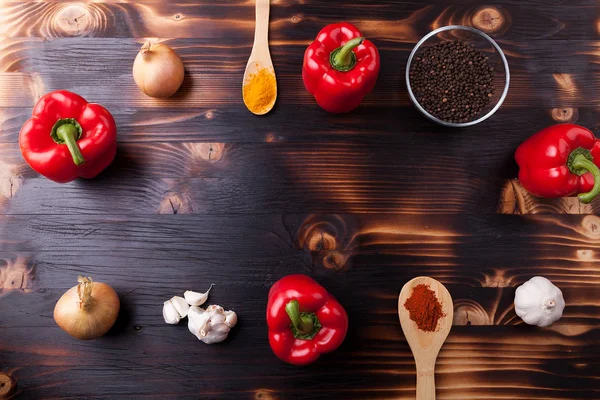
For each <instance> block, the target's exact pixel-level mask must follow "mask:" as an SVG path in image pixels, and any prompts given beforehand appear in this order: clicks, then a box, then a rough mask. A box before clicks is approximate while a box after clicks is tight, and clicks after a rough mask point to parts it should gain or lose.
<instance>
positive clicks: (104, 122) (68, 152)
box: [19, 90, 117, 183]
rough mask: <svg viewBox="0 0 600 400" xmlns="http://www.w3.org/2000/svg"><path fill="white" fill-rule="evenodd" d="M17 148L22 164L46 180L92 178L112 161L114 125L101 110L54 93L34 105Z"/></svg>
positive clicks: (74, 97) (63, 93)
mask: <svg viewBox="0 0 600 400" xmlns="http://www.w3.org/2000/svg"><path fill="white" fill-rule="evenodd" d="M19 145H20V147H21V153H23V157H24V158H25V161H27V163H28V164H29V165H30V166H31V168H33V169H34V170H35V171H36V172H38V173H40V174H42V175H44V176H45V177H46V178H48V179H51V180H53V181H55V182H60V183H65V182H69V181H72V180H74V179H75V178H78V177H83V178H93V177H95V176H96V175H98V174H99V173H100V172H102V171H103V170H104V169H105V168H106V167H108V166H109V165H110V163H111V162H112V161H113V159H114V158H115V154H116V151H117V126H116V124H115V120H114V119H113V117H112V115H110V113H109V112H108V111H107V110H106V109H105V108H104V107H102V106H100V105H98V104H92V103H88V102H87V101H85V99H84V98H83V97H81V96H79V95H77V94H75V93H71V92H67V91H66V90H57V91H55V92H51V93H48V94H47V95H45V96H43V97H42V98H41V99H40V100H39V101H38V102H37V104H36V105H35V107H34V108H33V113H32V117H31V119H29V120H28V121H27V122H25V125H23V127H22V128H21V132H20V133H19Z"/></svg>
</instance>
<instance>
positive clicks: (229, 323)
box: [188, 305, 237, 344]
mask: <svg viewBox="0 0 600 400" xmlns="http://www.w3.org/2000/svg"><path fill="white" fill-rule="evenodd" d="M236 323H237V314H236V313H235V312H234V311H225V310H224V309H223V307H221V306H217V305H212V306H208V307H207V308H206V310H205V309H203V308H200V307H197V306H192V307H190V311H189V313H188V329H189V330H190V332H192V333H193V334H194V335H195V336H196V337H197V338H198V339H200V340H201V341H203V342H204V343H206V344H213V343H219V342H222V341H223V340H225V338H226V337H227V335H228V334H229V331H230V330H231V328H233V327H234V326H235V324H236Z"/></svg>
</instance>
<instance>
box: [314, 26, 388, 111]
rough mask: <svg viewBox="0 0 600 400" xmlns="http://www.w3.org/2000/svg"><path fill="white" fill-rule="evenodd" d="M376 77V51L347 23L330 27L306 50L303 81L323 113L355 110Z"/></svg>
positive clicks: (377, 70) (377, 60)
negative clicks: (324, 111)
mask: <svg viewBox="0 0 600 400" xmlns="http://www.w3.org/2000/svg"><path fill="white" fill-rule="evenodd" d="M378 75H379V52H378V51H377V48H376V47H375V45H374V44H373V43H372V42H370V41H369V40H366V39H365V38H364V37H362V34H361V33H360V31H359V30H358V29H356V27H355V26H354V25H352V24H349V23H347V22H342V23H339V24H331V25H328V26H326V27H325V28H323V29H322V30H321V32H319V34H318V35H317V39H316V40H315V41H314V42H313V43H312V44H311V45H310V46H308V48H307V49H306V52H305V53H304V64H303V66H302V79H303V80H304V86H306V89H307V90H308V91H309V92H310V93H311V94H312V95H313V96H315V99H316V100H317V103H318V104H319V105H320V106H321V107H322V108H323V109H325V110H326V111H329V112H332V113H345V112H348V111H352V110H354V109H355V108H356V107H358V105H359V104H360V102H361V101H362V99H363V98H364V97H365V95H366V94H367V93H369V92H370V91H371V90H373V87H374V86H375V82H376V81H377V76H378Z"/></svg>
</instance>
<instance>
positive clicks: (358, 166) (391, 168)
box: [0, 0, 600, 400]
mask: <svg viewBox="0 0 600 400" xmlns="http://www.w3.org/2000/svg"><path fill="white" fill-rule="evenodd" d="M271 3H272V6H271V23H270V26H269V29H270V45H271V47H270V51H271V56H272V59H273V63H274V65H275V69H276V71H277V77H278V102H277V105H276V107H275V108H274V110H273V111H272V112H271V113H269V114H268V115H267V116H265V117H262V118H257V117H255V116H253V115H252V114H251V113H249V112H248V111H247V110H246V109H245V107H244V105H243V103H242V99H241V90H240V89H241V88H240V85H241V79H242V76H243V73H244V67H245V65H246V61H247V59H248V56H249V55H250V51H251V46H252V38H253V32H254V1H251V0H227V1H219V2H215V1H213V2H209V1H205V0H189V1H188V0H178V1H177V2H176V3H174V2H165V1H160V0H143V1H136V2H133V1H125V2H123V1H105V2H87V1H84V2H69V1H52V2H48V1H40V2H0V87H1V88H2V90H0V243H1V246H0V309H1V310H2V312H0V399H2V398H8V397H10V398H17V399H64V398H77V399H80V398H86V399H87V398H117V399H121V398H131V399H138V398H139V399H146V398H173V399H180V398H182V399H183V398H202V399H260V400H272V399H278V400H279V399H332V398H339V399H345V400H346V399H392V398H394V399H414V396H415V372H416V371H415V366H414V360H413V358H412V355H411V353H410V349H409V347H408V344H407V343H406V340H405V338H404V336H403V334H402V330H401V328H400V325H399V324H398V316H397V315H398V314H397V301H398V293H399V291H400V288H401V287H402V286H403V285H404V284H405V283H406V282H408V281H409V280H410V279H412V278H414V277H415V276H420V275H428V276H431V277H433V278H435V279H437V280H439V281H440V282H442V283H443V284H444V285H445V286H446V287H447V288H448V290H449V291H450V293H451V294H452V297H453V299H454V318H453V325H454V326H453V327H452V331H451V334H450V335H449V337H448V340H447V342H446V344H445V345H444V347H443V348H442V350H441V352H440V354H439V357H438V363H437V366H436V384H437V395H438V398H439V399H460V400H467V399H491V398H497V399H523V400H525V399H527V400H533V399H536V400H537V399H540V400H541V399H598V398H600V386H599V384H598V376H599V375H600V363H599V360H600V346H599V344H598V343H600V329H599V327H600V302H598V296H597V292H598V290H597V288H598V285H599V284H600V217H598V216H597V215H596V214H598V211H599V207H600V203H599V202H598V201H599V200H597V201H595V202H594V203H592V204H590V205H585V206H584V205H580V204H579V203H577V202H576V201H575V200H574V199H562V200H540V199H536V198H533V197H531V196H530V195H528V194H527V193H526V192H525V191H524V190H523V189H522V188H521V187H520V186H519V185H518V182H516V181H515V178H516V176H517V166H516V164H515V162H514V160H513V154H514V151H515V149H516V147H517V146H518V145H519V144H520V143H521V142H522V141H523V140H525V138H527V137H529V136H530V135H532V134H533V133H535V132H536V131H538V130H540V129H542V128H544V127H546V126H548V125H551V124H554V123H559V122H575V123H579V124H582V125H585V126H587V127H589V128H590V129H592V130H594V131H595V132H597V133H600V119H599V118H598V115H599V114H598V111H599V110H598V109H599V107H600V103H599V102H598V96H597V93H598V92H599V90H600V87H599V86H598V79H597V77H598V74H599V73H600V40H599V36H598V35H599V33H600V25H599V21H600V19H599V17H598V16H599V15H600V5H599V4H598V2H597V1H595V0H574V1H569V2H566V1H562V0H552V1H548V0H502V1H494V2H491V3H486V2H483V1H481V0H466V1H461V2H456V1H447V0H434V1H428V2H423V1H419V0H353V1H350V2H345V3H344V7H343V8H341V7H339V4H341V3H340V2H336V1H317V0H303V1H296V0H272V1H271ZM340 20H347V21H349V22H353V23H355V24H356V25H357V26H358V27H359V28H360V29H361V30H362V31H363V33H364V34H365V35H367V36H368V37H369V38H370V39H372V40H373V42H374V43H375V44H376V45H377V46H378V48H379V50H380V53H381V59H382V66H381V73H380V76H379V80H378V84H377V86H376V88H375V89H374V91H373V92H372V93H371V94H369V95H368V96H367V97H366V98H365V101H364V102H363V104H362V105H361V107H359V108H358V109H357V110H356V111H354V112H352V113H350V114H346V115H331V114H328V113H326V112H324V111H322V110H321V109H320V108H319V107H318V106H317V105H316V104H315V102H314V99H313V98H312V97H311V96H310V94H308V93H307V92H306V90H305V88H304V86H303V83H302V79H301V74H300V71H301V65H302V57H303V53H304V50H305V48H306V46H307V45H308V44H309V43H310V42H311V40H313V39H314V37H315V36H316V34H317V32H318V31H319V30H320V29H321V28H322V27H323V26H324V25H326V24H327V23H331V22H338V21H340ZM451 23H452V24H454V23H459V24H466V25H470V26H476V27H478V28H480V29H482V30H484V31H486V32H488V33H489V34H490V35H491V36H493V37H494V38H495V39H496V40H497V41H498V43H499V44H500V45H501V46H502V48H503V49H504V50H505V52H506V54H507V57H508V60H509V63H510V66H511V72H512V75H513V80H512V83H511V90H510V92H509V95H508V97H507V100H506V102H505V104H504V105H503V107H502V108H501V109H500V110H499V111H498V113H497V114H496V115H495V116H494V117H493V118H490V119H489V120H487V121H485V122H484V123H482V124H480V125H478V126H475V127H471V128H467V129H462V130H448V129H444V128H442V127H439V126H436V125H433V124H431V123H430V122H428V121H426V120H425V119H424V118H423V117H422V116H421V115H420V114H419V113H418V112H417V111H416V110H415V109H414V108H413V107H412V106H411V104H410V101H409V98H408V96H407V93H406V88H405V85H404V78H403V72H404V68H405V65H406V60H407V58H408V55H409V53H410V51H411V49H412V47H413V46H414V44H415V42H416V41H417V40H418V39H419V38H420V37H421V36H423V35H424V34H426V33H427V32H429V31H430V30H431V29H433V28H435V27H439V26H442V25H446V24H451ZM147 38H154V39H156V40H160V41H165V42H166V43H168V44H169V45H171V46H172V47H173V48H175V49H176V51H177V52H178V53H179V54H180V55H181V57H182V59H183V61H184V63H185V66H186V79H185V82H184V84H183V88H182V90H181V91H180V92H179V93H178V94H177V95H176V96H174V97H173V98H171V99H169V100H155V99H150V98H148V97H145V96H144V95H143V94H142V93H141V92H140V91H139V90H138V89H137V87H136V86H135V85H134V82H133V79H132V76H131V66H132V63H133V59H134V58H135V55H136V52H137V51H138V48H139V47H140V46H141V44H142V43H143V42H144V40H145V39H147ZM54 89H68V90H72V91H75V92H78V93H79V94H81V95H83V96H84V97H86V98H87V99H88V100H90V101H95V102H100V103H102V104H103V105H105V106H106V107H107V108H108V109H109V110H110V111H111V112H112V113H113V115H114V116H115V119H116V122H117V125H118V140H119V149H118V155H117V158H116V160H115V162H114V164H113V165H112V166H111V167H110V168H109V169H108V170H107V171H106V172H105V173H103V174H102V175H101V176H99V177H98V178H97V179H95V180H91V181H83V180H81V181H76V182H72V183H70V184H66V185H58V184H54V183H52V182H50V181H48V180H46V179H44V178H42V177H41V176H39V175H37V174H36V173H35V172H33V171H32V170H31V169H30V168H29V167H28V166H27V165H26V164H25V163H24V161H23V159H22V157H21V155H20V152H19V149H18V133H19V130H20V127H21V126H22V124H23V123H24V122H25V121H26V120H27V118H29V115H30V113H31V108H32V106H33V104H34V103H35V102H36V101H37V99H39V98H40V97H41V96H42V95H43V94H44V93H46V92H48V91H50V90H54ZM515 214H517V215H515ZM576 214H577V215H576ZM292 273H305V274H308V275H310V276H313V277H314V278H315V279H316V280H317V281H319V282H320V283H321V284H323V285H324V286H325V287H327V288H328V289H329V290H330V291H331V293H332V294H334V295H335V296H336V298H337V299H338V300H339V301H340V302H341V303H342V304H343V305H344V306H345V308H346V310H347V311H348V314H349V316H350V330H349V332H348V337H347V339H346V341H345V342H344V344H343V345H342V346H341V348H340V349H339V350H338V351H336V352H335V353H333V354H330V355H327V356H325V357H322V358H321V359H320V360H319V361H318V362H317V363H315V364H314V365H311V366H309V367H307V368H297V367H293V366H289V365H284V364H283V363H281V362H280V361H279V360H278V359H277V358H276V357H275V356H274V355H273V354H272V352H271V351H270V349H269V345H268V340H267V334H266V329H267V328H266V323H265V318H264V315H265V314H264V313H265V307H266V303H267V293H268V290H269V288H270V286H271V285H272V284H273V283H274V282H275V281H276V280H278V279H279V278H280V277H282V276H284V275H287V274H292ZM78 274H86V275H90V276H92V277H93V278H94V279H95V280H97V281H103V282H106V283H109V284H110V285H112V286H113V287H114V288H115V289H116V290H117V292H118V293H119V295H120V298H121V302H122V312H121V314H120V317H119V320H118V322H117V325H116V326H115V327H114V328H113V329H112V330H111V332H110V333H109V334H108V335H107V336H105V337H103V338H101V339H99V340H96V341H92V342H75V341H74V340H72V339H71V338H70V337H68V336H67V335H66V334H64V333H63V332H62V331H60V329H59V328H58V327H57V326H56V325H55V323H54V321H53V318H52V312H53V307H54V304H55V303H56V301H57V300H58V298H59V297H60V296H61V295H62V293H63V292H64V291H65V290H66V289H67V288H69V287H71V286H73V285H74V284H75V279H76V277H77V275H78ZM535 275H543V276H546V277H548V278H549V279H551V280H552V281H553V282H554V283H555V284H556V285H558V286H559V287H560V288H561V289H562V291H563V293H564V296H565V299H566V302H567V308H566V309H565V312H564V315H563V318H562V319H561V320H560V321H558V322H557V323H556V324H555V325H553V326H552V327H550V328H546V329H540V328H535V327H530V326H526V325H524V324H523V322H522V321H521V320H520V319H519V318H518V317H517V316H516V314H515V313H514V309H513V299H514V291H515V288H516V287H517V286H518V285H520V284H522V283H523V282H525V281H527V280H528V279H530V278H531V277H532V276H535ZM211 283H214V284H215V287H214V289H213V290H212V291H211V295H210V303H216V304H222V305H223V306H225V307H226V308H231V309H234V310H235V311H236V312H237V313H238V315H239V319H240V321H239V324H238V326H236V327H235V328H234V329H233V330H232V333H231V336H230V338H229V339H228V340H227V341H226V342H224V343H222V344H220V345H217V346H206V345H204V344H202V343H200V342H198V340H196V339H195V338H194V337H193V336H192V335H190V334H189V332H188V331H187V327H186V326H185V324H183V323H182V324H180V325H179V326H168V325H166V324H165V323H164V322H163V320H162V316H161V305H162V302H163V301H164V300H166V299H168V298H170V297H171V296H173V295H177V294H181V293H182V292H183V291H184V290H187V289H193V290H202V291H203V290H206V289H207V288H208V286H209V285H210V284H211ZM1 385H4V386H1ZM13 395H14V397H13Z"/></svg>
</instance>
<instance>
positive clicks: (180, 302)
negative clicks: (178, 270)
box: [169, 296, 190, 318]
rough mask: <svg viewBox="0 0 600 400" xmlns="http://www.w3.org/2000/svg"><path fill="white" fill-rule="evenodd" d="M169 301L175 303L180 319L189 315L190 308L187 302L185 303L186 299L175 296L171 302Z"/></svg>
mask: <svg viewBox="0 0 600 400" xmlns="http://www.w3.org/2000/svg"><path fill="white" fill-rule="evenodd" d="M169 301H170V302H171V303H173V306H174V307H175V309H176V310H177V312H178V313H179V317H180V318H185V317H186V316H187V315H188V311H189V309H190V306H189V305H188V303H187V301H185V299H184V298H183V297H181V296H173V297H171V300H169Z"/></svg>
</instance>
